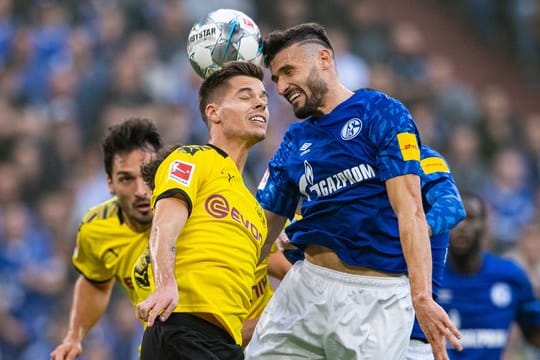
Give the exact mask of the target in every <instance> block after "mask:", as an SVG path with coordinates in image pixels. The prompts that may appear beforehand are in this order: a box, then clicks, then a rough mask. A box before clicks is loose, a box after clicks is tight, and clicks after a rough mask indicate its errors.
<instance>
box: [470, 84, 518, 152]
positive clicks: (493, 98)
mask: <svg viewBox="0 0 540 360" xmlns="http://www.w3.org/2000/svg"><path fill="white" fill-rule="evenodd" d="M481 105H482V113H481V115H480V120H479V122H478V133H479V135H480V140H481V144H482V154H483V155H484V156H485V158H486V159H487V160H492V159H493V156H494V154H495V153H497V152H498V151H499V150H501V149H504V148H506V147H519V146H521V145H522V144H523V135H522V133H521V129H520V125H519V124H520V119H519V117H518V116H517V114H516V113H515V112H514V109H513V108H512V104H511V101H510V98H509V96H508V93H507V92H506V91H505V90H504V89H503V88H501V87H500V86H498V85H490V86H487V87H486V88H485V89H484V90H483V91H482V94H481Z"/></svg>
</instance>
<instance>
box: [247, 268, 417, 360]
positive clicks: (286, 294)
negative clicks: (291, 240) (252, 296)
mask: <svg viewBox="0 0 540 360" xmlns="http://www.w3.org/2000/svg"><path fill="white" fill-rule="evenodd" d="M413 320H414V311H413V307H412V303H411V297H410V287H409V279H408V278H407V277H406V276H401V277H374V276H361V275H352V274H347V273H342V272H339V271H334V270H330V269H327V268H324V267H320V266H317V265H314V264H311V263H309V262H307V261H303V262H302V261H299V262H297V263H295V264H294V266H293V267H292V268H291V269H290V270H289V272H288V273H287V275H286V277H285V278H284V279H283V281H282V282H281V284H280V285H279V287H278V288H277V290H276V293H275V294H274V297H273V298H272V299H271V300H270V302H269V303H268V306H267V307H266V310H265V311H264V313H263V315H262V317H261V319H260V320H259V323H258V324H257V327H256V329H255V333H254V335H253V338H252V339H251V342H250V343H249V345H248V347H247V348H246V351H245V354H246V359H248V360H249V359H253V360H267V359H268V360H278V359H280V360H281V359H310V360H316V359H332V360H333V359H373V360H380V359H387V360H394V359H400V360H401V359H404V358H405V356H406V353H407V348H408V346H409V337H410V334H411V330H412V325H413Z"/></svg>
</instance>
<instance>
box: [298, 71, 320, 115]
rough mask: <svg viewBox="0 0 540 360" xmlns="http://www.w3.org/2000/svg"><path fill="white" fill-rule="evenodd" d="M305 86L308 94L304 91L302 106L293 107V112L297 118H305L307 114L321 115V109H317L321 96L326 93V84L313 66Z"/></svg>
mask: <svg viewBox="0 0 540 360" xmlns="http://www.w3.org/2000/svg"><path fill="white" fill-rule="evenodd" d="M306 87H307V90H308V91H309V93H310V95H309V96H308V94H307V93H305V92H304V95H306V99H305V104H304V106H303V107H298V108H293V110H294V114H295V115H296V117H297V118H299V119H305V118H307V117H308V116H321V115H323V114H322V112H321V110H319V107H320V106H321V104H322V100H323V97H324V96H325V95H326V94H327V93H328V86H327V85H326V83H325V82H324V81H323V79H321V77H320V76H319V75H318V74H317V70H316V69H315V68H313V69H311V71H310V72H309V77H308V81H307V82H306Z"/></svg>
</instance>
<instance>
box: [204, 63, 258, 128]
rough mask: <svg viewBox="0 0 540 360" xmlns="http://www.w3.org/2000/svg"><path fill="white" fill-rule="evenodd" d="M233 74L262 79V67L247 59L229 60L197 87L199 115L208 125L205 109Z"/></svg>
mask: <svg viewBox="0 0 540 360" xmlns="http://www.w3.org/2000/svg"><path fill="white" fill-rule="evenodd" d="M235 76H250V77H254V78H256V79H259V80H261V81H263V79H264V72H263V69H262V68H261V67H260V66H258V65H255V64H253V63H250V62H247V61H231V62H227V63H225V64H224V65H223V67H222V68H221V69H219V70H217V71H216V72H214V73H212V74H210V76H208V77H207V78H206V79H205V80H204V81H203V83H202V85H201V88H200V89H199V111H200V112H201V116H202V118H203V120H204V122H205V124H207V125H208V119H206V114H205V109H206V105H208V104H209V103H210V102H211V101H212V100H213V97H214V95H215V94H216V93H217V91H218V90H220V89H222V88H224V87H225V86H227V85H228V83H227V80H229V79H230V78H232V77H235Z"/></svg>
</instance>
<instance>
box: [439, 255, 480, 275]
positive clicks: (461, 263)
mask: <svg viewBox="0 0 540 360" xmlns="http://www.w3.org/2000/svg"><path fill="white" fill-rule="evenodd" d="M482 263H483V261H482V254H481V253H480V252H474V253H471V254H464V255H455V254H450V256H449V257H448V264H449V265H450V267H451V268H452V269H453V270H454V271H457V272H459V273H461V274H475V273H477V272H478V271H480V269H481V268H482Z"/></svg>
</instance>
